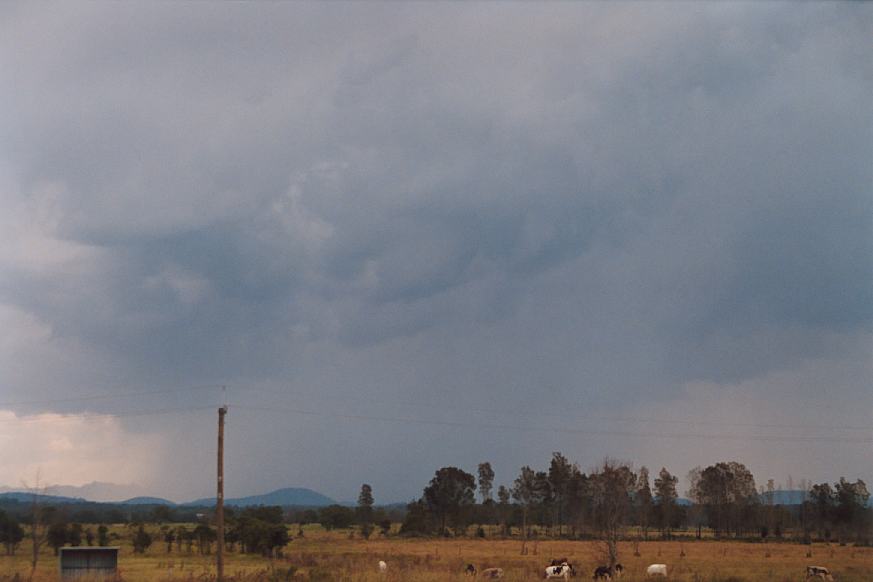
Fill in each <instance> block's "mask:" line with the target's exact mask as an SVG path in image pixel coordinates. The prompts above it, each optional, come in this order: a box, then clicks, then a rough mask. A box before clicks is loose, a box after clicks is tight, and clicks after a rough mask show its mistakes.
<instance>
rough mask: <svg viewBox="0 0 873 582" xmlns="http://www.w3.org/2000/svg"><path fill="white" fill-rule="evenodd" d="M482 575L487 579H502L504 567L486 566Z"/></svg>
mask: <svg viewBox="0 0 873 582" xmlns="http://www.w3.org/2000/svg"><path fill="white" fill-rule="evenodd" d="M482 577H483V578H485V579H486V580H500V579H501V578H503V568H485V569H484V570H482Z"/></svg>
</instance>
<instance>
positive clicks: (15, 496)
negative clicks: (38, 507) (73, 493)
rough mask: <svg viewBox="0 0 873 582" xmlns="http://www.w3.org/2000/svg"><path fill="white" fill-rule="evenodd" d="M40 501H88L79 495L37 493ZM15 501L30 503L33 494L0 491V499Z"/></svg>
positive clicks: (58, 502)
mask: <svg viewBox="0 0 873 582" xmlns="http://www.w3.org/2000/svg"><path fill="white" fill-rule="evenodd" d="M37 499H38V501H39V502H40V503H57V504H59V505H60V504H68V503H88V500H87V499H82V498H81V497H63V496H61V495H37ZM3 500H5V501H17V502H19V503H30V502H31V501H33V494H32V493H28V492H27V491H10V492H8V493H0V501H3Z"/></svg>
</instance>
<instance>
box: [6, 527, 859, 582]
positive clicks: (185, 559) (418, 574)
mask: <svg viewBox="0 0 873 582" xmlns="http://www.w3.org/2000/svg"><path fill="white" fill-rule="evenodd" d="M292 531H294V532H296V531H297V528H296V527H295V528H292ZM527 547H528V554H527V555H524V556H523V555H521V553H520V550H521V542H520V541H518V540H507V541H504V540H490V539H461V540H457V539H452V540H431V539H402V538H395V537H392V538H387V539H386V538H378V539H371V540H369V541H365V540H362V539H360V538H356V539H350V538H349V532H348V531H333V532H325V531H323V530H321V529H320V528H318V527H307V528H306V530H305V536H304V537H303V538H297V539H295V540H294V541H293V542H291V543H290V544H289V545H288V547H287V548H286V549H285V552H284V557H283V558H282V559H276V560H268V559H266V558H262V557H258V556H247V555H241V554H237V553H233V554H230V555H228V557H227V561H226V567H225V572H226V573H227V574H228V575H229V577H230V578H231V579H232V580H234V581H235V582H285V580H287V570H286V569H287V568H289V567H293V568H296V569H297V574H296V577H295V578H294V579H295V580H302V581H305V580H312V581H337V582H347V581H362V582H399V581H401V580H403V581H412V582H437V581H446V580H448V581H451V580H458V581H460V580H467V581H468V582H469V578H467V577H465V576H464V575H463V574H462V570H463V568H464V566H465V565H466V564H467V563H473V564H475V565H476V567H477V568H480V569H481V568H486V567H490V566H496V567H501V568H503V569H504V570H505V572H506V577H505V578H504V579H505V580H507V581H508V582H513V581H520V580H539V579H542V577H543V569H544V568H545V566H546V565H548V563H549V561H550V560H551V559H553V558H557V557H565V556H566V557H568V558H570V560H571V561H572V562H573V563H574V564H576V566H577V569H578V570H579V576H578V577H577V578H576V579H577V580H580V581H581V580H591V574H592V572H593V570H594V568H595V567H596V566H597V565H599V564H601V563H603V562H602V560H601V559H600V555H601V554H600V548H599V545H598V544H597V543H596V542H584V541H539V542H529V543H528V544H527ZM27 549H28V548H23V551H19V553H18V555H16V556H11V557H10V556H2V557H0V582H7V581H11V580H12V576H14V574H15V573H16V572H17V573H19V574H20V576H21V578H20V579H21V580H22V582H23V581H24V580H26V579H27V576H26V575H27V574H28V573H29V564H28V555H27V551H26V550H27ZM683 549H684V553H685V556H684V557H683V556H681V553H682V550H683ZM808 549H810V548H809V547H808V546H803V545H798V544H787V543H785V544H782V543H780V544H774V543H770V544H755V543H745V542H725V541H700V542H685V543H682V544H680V543H679V542H656V541H649V542H640V544H639V553H640V556H639V557H635V556H634V552H633V548H632V545H631V544H630V543H624V544H621V547H620V553H621V562H622V563H623V564H624V566H625V567H626V569H627V571H626V574H625V575H624V577H623V578H622V581H623V582H637V581H641V580H644V579H645V577H644V572H645V568H646V566H647V565H648V564H652V563H665V564H667V565H668V566H669V568H670V578H669V579H670V580H672V581H680V582H764V581H768V582H769V581H773V582H795V581H796V582H800V581H802V580H804V570H805V567H806V565H822V566H827V567H828V568H831V570H832V571H833V572H834V574H835V578H836V580H838V581H840V582H871V581H873V548H854V547H852V546H843V547H840V546H825V545H818V544H817V545H814V546H812V547H811V551H812V557H811V558H807V557H806V553H807V550H808ZM379 560H385V561H386V562H387V563H388V565H389V571H388V573H387V575H384V576H383V575H380V574H379V572H378V570H377V564H378V561H379ZM120 569H121V576H122V579H123V580H124V581H125V582H170V581H172V582H211V581H212V580H214V574H215V568H214V556H198V555H190V554H187V553H185V552H184V551H183V553H182V554H176V553H175V548H174V552H173V553H172V554H169V555H168V554H167V553H166V552H165V547H164V546H163V544H157V543H156V544H155V545H154V546H152V548H151V549H150V551H149V552H148V553H146V554H145V555H134V554H133V553H132V552H131V549H130V545H129V543H123V544H122V551H121V555H120ZM57 580H58V574H57V559H56V558H55V557H54V556H52V555H51V551H50V550H49V551H47V552H46V553H45V554H44V556H43V557H42V559H41V563H40V568H39V572H38V575H37V577H36V579H35V582H57Z"/></svg>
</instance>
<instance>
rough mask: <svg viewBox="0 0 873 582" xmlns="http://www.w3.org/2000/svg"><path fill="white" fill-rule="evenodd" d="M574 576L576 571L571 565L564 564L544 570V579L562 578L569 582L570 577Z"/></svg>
mask: <svg viewBox="0 0 873 582" xmlns="http://www.w3.org/2000/svg"><path fill="white" fill-rule="evenodd" d="M575 575H576V569H575V568H573V565H572V564H568V563H567V562H564V563H563V564H561V565H560V566H549V567H548V568H546V575H545V578H563V579H564V580H569V579H570V576H575Z"/></svg>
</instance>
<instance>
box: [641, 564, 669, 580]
mask: <svg viewBox="0 0 873 582" xmlns="http://www.w3.org/2000/svg"><path fill="white" fill-rule="evenodd" d="M649 576H663V577H664V578H666V577H667V564H650V565H649V567H648V568H646V578H648V577H649Z"/></svg>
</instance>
